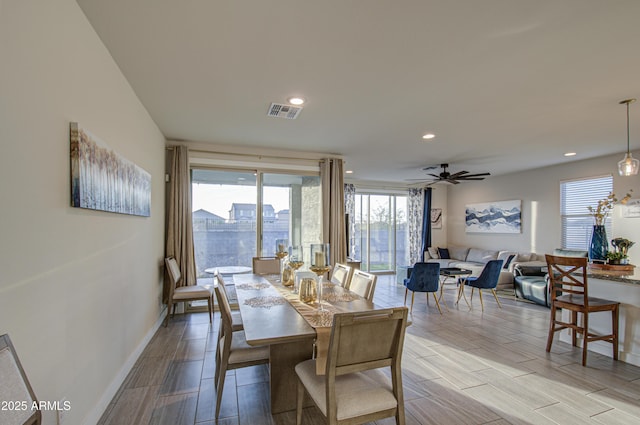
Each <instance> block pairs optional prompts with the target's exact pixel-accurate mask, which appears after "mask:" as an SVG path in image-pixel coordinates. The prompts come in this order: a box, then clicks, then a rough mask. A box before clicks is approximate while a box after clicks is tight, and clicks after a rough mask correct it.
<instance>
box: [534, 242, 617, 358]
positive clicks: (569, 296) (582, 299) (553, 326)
mask: <svg viewBox="0 0 640 425" xmlns="http://www.w3.org/2000/svg"><path fill="white" fill-rule="evenodd" d="M545 258H546V260H547V267H548V270H549V290H550V291H551V319H550V321H549V335H548V336H547V352H549V351H551V344H553V335H554V334H555V333H556V332H558V331H560V330H563V329H567V328H568V329H571V342H572V345H573V346H574V347H576V346H577V334H582V366H586V365H587V345H588V343H590V342H593V341H605V342H610V343H611V344H612V345H613V358H614V360H618V312H619V306H620V303H619V302H617V301H609V300H606V299H602V298H594V297H590V296H589V284H588V281H587V261H588V259H587V258H585V257H559V256H555V255H549V254H547V255H545ZM559 309H566V310H569V311H570V312H571V318H570V320H571V321H570V322H566V321H564V320H563V319H562V318H560V319H558V317H557V311H558V310H559ZM602 311H605V312H606V311H610V312H611V333H610V334H608V335H599V334H595V333H592V332H590V331H589V314H591V313H597V312H602ZM578 313H581V314H582V324H579V323H578Z"/></svg>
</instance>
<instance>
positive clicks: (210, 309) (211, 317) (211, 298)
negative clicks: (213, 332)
mask: <svg viewBox="0 0 640 425" xmlns="http://www.w3.org/2000/svg"><path fill="white" fill-rule="evenodd" d="M207 307H209V323H210V324H213V297H210V298H209V299H207Z"/></svg>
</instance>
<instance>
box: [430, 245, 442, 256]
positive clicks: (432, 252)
mask: <svg viewBox="0 0 640 425" xmlns="http://www.w3.org/2000/svg"><path fill="white" fill-rule="evenodd" d="M427 251H428V252H429V256H430V257H431V258H440V255H439V254H438V248H436V247H433V246H430V247H429V248H427Z"/></svg>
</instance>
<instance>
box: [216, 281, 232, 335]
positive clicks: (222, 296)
mask: <svg viewBox="0 0 640 425" xmlns="http://www.w3.org/2000/svg"><path fill="white" fill-rule="evenodd" d="M218 279H219V277H218ZM215 291H216V298H217V299H218V308H219V309H220V332H222V334H223V335H231V332H232V330H231V326H232V318H231V305H230V304H229V299H228V298H227V291H226V290H225V289H224V282H221V281H220V280H218V285H216V287H215ZM227 340H229V338H227ZM229 343H230V342H229Z"/></svg>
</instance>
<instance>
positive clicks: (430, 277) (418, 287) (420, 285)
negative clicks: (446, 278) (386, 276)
mask: <svg viewBox="0 0 640 425" xmlns="http://www.w3.org/2000/svg"><path fill="white" fill-rule="evenodd" d="M439 285H440V263H415V264H414V265H413V270H412V271H411V276H409V279H406V284H405V286H406V287H407V289H409V290H410V291H414V292H436V291H437V290H438V287H439Z"/></svg>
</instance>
